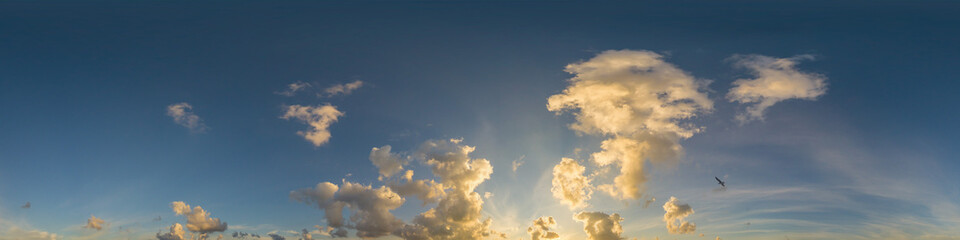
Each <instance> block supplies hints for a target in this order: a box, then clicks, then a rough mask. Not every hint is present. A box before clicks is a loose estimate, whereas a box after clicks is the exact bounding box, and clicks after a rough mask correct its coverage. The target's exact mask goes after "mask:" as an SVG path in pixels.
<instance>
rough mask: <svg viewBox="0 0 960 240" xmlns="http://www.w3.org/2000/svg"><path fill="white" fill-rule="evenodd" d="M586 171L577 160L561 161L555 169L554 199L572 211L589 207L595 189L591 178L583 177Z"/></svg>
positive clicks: (564, 159)
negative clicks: (591, 184)
mask: <svg viewBox="0 0 960 240" xmlns="http://www.w3.org/2000/svg"><path fill="white" fill-rule="evenodd" d="M585 170H586V168H585V167H583V166H581V165H580V164H579V163H577V161H576V160H573V159H570V158H563V159H561V161H560V164H557V165H556V166H554V167H553V187H552V188H551V189H550V191H551V192H553V197H554V198H557V199H559V200H560V202H561V203H563V204H566V205H568V206H570V208H571V209H576V208H584V207H587V206H589V204H587V200H590V195H591V194H593V189H592V187H591V186H590V178H588V177H587V176H584V175H583V172H584V171H585Z"/></svg>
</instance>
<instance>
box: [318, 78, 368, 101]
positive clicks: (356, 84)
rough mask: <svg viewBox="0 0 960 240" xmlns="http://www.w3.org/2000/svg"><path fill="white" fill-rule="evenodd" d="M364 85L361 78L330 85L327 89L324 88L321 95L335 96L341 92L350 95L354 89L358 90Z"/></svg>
mask: <svg viewBox="0 0 960 240" xmlns="http://www.w3.org/2000/svg"><path fill="white" fill-rule="evenodd" d="M362 86H363V81H360V80H356V81H353V82H350V83H346V84H337V85H333V86H330V87H328V88H326V89H323V94H322V95H321V96H325V97H333V96H336V95H341V94H342V95H349V94H350V93H352V92H353V90H357V89H358V88H360V87H362Z"/></svg>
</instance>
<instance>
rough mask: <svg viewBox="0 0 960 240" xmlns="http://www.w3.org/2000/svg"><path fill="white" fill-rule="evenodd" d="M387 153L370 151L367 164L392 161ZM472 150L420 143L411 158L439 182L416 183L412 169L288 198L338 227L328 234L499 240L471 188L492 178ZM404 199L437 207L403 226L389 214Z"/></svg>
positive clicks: (446, 142)
mask: <svg viewBox="0 0 960 240" xmlns="http://www.w3.org/2000/svg"><path fill="white" fill-rule="evenodd" d="M383 150H386V151H385V152H382V151H383ZM389 150H390V148H389V147H381V148H374V150H373V151H372V153H371V161H373V162H376V161H378V160H377V159H379V157H376V156H395V157H396V154H394V153H390V152H389ZM474 150H475V148H474V147H471V146H466V145H462V144H461V141H460V140H458V139H451V140H433V141H427V142H425V143H423V144H422V145H421V146H420V147H419V148H418V149H417V150H416V151H415V153H413V157H415V158H416V159H418V160H419V161H420V162H421V163H423V164H424V165H427V166H429V167H431V170H432V173H433V175H434V176H437V177H439V179H440V181H439V183H438V182H435V181H433V180H414V179H413V171H411V170H407V171H406V172H404V174H403V175H402V176H401V177H400V178H402V179H392V178H389V179H387V180H389V182H388V183H387V184H386V185H385V186H381V187H379V188H373V187H372V186H370V185H362V184H356V183H351V182H347V181H344V182H343V184H341V186H338V185H336V184H333V183H329V182H322V183H320V184H317V186H316V187H314V188H307V189H301V190H296V191H292V192H291V193H290V197H291V199H294V200H296V201H300V202H304V203H308V204H316V205H317V206H318V207H319V208H320V209H323V210H324V214H325V217H326V219H327V224H328V226H329V227H332V229H336V232H334V231H332V230H331V232H330V234H331V235H333V236H342V237H345V236H346V230H347V229H354V230H356V231H357V233H356V235H357V236H358V237H361V238H375V237H381V236H386V235H390V234H392V235H394V236H398V237H401V238H403V239H427V240H429V239H438V240H439V239H481V238H485V237H490V236H502V234H500V233H498V232H495V231H493V230H490V229H489V227H490V225H491V224H492V220H491V219H489V218H486V219H484V218H483V215H482V213H481V211H482V205H483V198H482V197H481V196H480V194H479V193H477V192H475V189H476V187H477V186H478V185H480V184H481V183H483V182H484V181H485V180H487V179H489V178H490V174H492V173H493V167H492V166H491V165H490V161H488V160H486V159H482V158H480V159H474V158H471V157H470V153H471V152H473V151H474ZM378 166H379V167H381V169H380V172H381V174H383V173H384V169H383V168H384V167H386V168H388V169H396V168H394V167H396V166H395V165H389V164H378ZM387 172H394V171H393V170H390V171H387ZM393 174H395V173H391V174H388V175H393ZM381 179H383V178H381ZM401 180H402V181H401ZM407 196H416V197H417V198H420V199H421V200H422V201H423V202H424V204H425V205H426V204H433V203H435V204H436V206H435V207H433V208H431V209H429V210H427V211H426V212H423V213H421V214H419V215H417V216H416V217H415V218H414V219H413V220H412V221H411V222H410V223H405V222H403V221H402V220H400V219H398V218H396V217H395V216H394V215H393V214H392V213H390V211H392V210H394V209H396V208H398V207H400V206H401V205H403V204H404V203H405V201H406V199H405V197H407ZM345 207H346V208H348V209H350V210H351V216H350V217H349V222H348V221H347V220H345V219H344V216H343V214H342V212H343V208H345Z"/></svg>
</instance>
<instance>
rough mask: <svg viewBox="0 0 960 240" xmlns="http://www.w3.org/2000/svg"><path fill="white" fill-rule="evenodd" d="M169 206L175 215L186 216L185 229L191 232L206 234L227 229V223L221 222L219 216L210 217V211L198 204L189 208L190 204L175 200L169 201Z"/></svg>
mask: <svg viewBox="0 0 960 240" xmlns="http://www.w3.org/2000/svg"><path fill="white" fill-rule="evenodd" d="M170 208H173V212H174V213H176V214H177V215H183V216H186V217H187V229H188V230H190V231H191V232H196V233H200V234H207V233H211V232H223V231H225V230H227V223H225V222H223V223H221V222H220V219H219V218H212V217H210V213H209V212H207V211H204V210H203V208H201V207H200V206H196V207H193V208H192V209H191V208H190V205H187V204H186V203H184V202H180V201H176V202H173V203H170Z"/></svg>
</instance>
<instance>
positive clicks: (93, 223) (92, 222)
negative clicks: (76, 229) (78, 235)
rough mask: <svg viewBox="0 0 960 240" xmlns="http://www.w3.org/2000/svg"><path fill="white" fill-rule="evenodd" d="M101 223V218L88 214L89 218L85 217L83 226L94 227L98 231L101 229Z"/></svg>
mask: <svg viewBox="0 0 960 240" xmlns="http://www.w3.org/2000/svg"><path fill="white" fill-rule="evenodd" d="M103 223H104V221H103V219H100V218H97V217H95V216H93V215H90V218H89V219H87V225H85V226H83V228H89V229H96V230H97V231H100V230H102V229H103Z"/></svg>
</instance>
